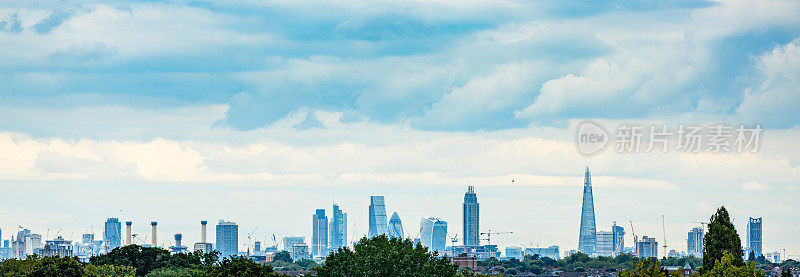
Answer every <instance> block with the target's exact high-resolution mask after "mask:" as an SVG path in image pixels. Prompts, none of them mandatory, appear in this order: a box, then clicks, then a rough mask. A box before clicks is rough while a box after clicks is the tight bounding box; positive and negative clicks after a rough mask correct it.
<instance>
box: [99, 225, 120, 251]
mask: <svg viewBox="0 0 800 277" xmlns="http://www.w3.org/2000/svg"><path fill="white" fill-rule="evenodd" d="M103 243H105V244H106V247H108V252H111V250H114V248H117V247H120V245H122V224H121V223H120V222H119V219H118V218H114V217H112V218H109V219H108V220H106V224H105V229H104V231H103Z"/></svg>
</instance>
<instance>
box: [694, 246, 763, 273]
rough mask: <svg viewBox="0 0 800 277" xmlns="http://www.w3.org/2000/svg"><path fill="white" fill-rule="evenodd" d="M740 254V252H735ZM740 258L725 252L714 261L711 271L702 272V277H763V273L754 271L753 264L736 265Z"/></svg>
mask: <svg viewBox="0 0 800 277" xmlns="http://www.w3.org/2000/svg"><path fill="white" fill-rule="evenodd" d="M737 253H741V252H737ZM741 260H742V257H740V256H739V255H734V254H731V252H728V251H725V252H724V253H723V254H722V257H721V258H720V259H719V260H716V261H715V264H714V267H713V268H711V270H708V271H706V272H703V275H702V276H704V277H706V276H708V277H746V276H751V277H763V276H764V271H761V270H759V269H756V263H755V262H747V264H745V265H736V262H737V261H741Z"/></svg>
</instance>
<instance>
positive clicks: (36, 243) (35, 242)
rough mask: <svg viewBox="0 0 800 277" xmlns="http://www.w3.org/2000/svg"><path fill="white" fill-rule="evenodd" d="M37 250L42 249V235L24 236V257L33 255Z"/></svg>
mask: <svg viewBox="0 0 800 277" xmlns="http://www.w3.org/2000/svg"><path fill="white" fill-rule="evenodd" d="M39 248H42V235H39V234H28V235H27V236H25V255H33V254H35V253H36V250H37V249H39Z"/></svg>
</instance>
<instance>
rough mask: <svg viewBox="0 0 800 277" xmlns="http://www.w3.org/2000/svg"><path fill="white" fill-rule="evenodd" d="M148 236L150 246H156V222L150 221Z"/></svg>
mask: <svg viewBox="0 0 800 277" xmlns="http://www.w3.org/2000/svg"><path fill="white" fill-rule="evenodd" d="M150 238H151V239H152V245H151V247H156V248H157V247H158V222H155V221H151V222H150Z"/></svg>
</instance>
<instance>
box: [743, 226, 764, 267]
mask: <svg viewBox="0 0 800 277" xmlns="http://www.w3.org/2000/svg"><path fill="white" fill-rule="evenodd" d="M750 252H753V254H755V255H756V258H758V257H759V256H761V254H762V253H761V218H760V217H759V218H752V217H751V218H750V220H749V221H748V222H747V253H745V257H747V256H749V255H750Z"/></svg>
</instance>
